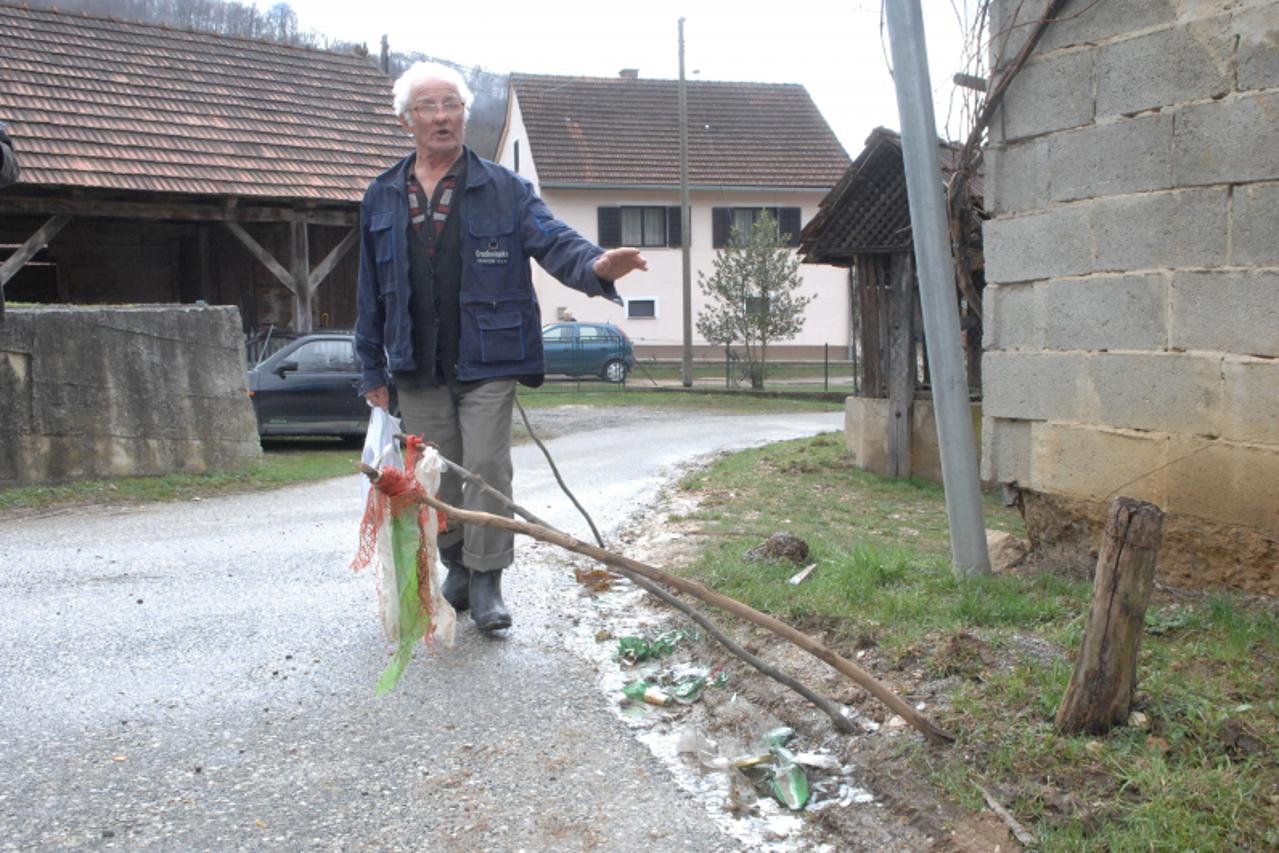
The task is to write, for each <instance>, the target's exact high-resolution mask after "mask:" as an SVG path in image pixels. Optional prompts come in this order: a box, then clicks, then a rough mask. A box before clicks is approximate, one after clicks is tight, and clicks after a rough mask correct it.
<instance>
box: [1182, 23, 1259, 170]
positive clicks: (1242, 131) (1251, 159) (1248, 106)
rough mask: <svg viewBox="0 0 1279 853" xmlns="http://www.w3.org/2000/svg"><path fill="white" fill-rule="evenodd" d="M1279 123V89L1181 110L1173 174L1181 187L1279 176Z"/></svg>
mask: <svg viewBox="0 0 1279 853" xmlns="http://www.w3.org/2000/svg"><path fill="white" fill-rule="evenodd" d="M1276 50H1279V47H1277V48H1276ZM1277 127H1279V95H1276V94H1265V93H1260V92H1259V93H1250V94H1247V95H1242V96H1240V97H1236V98H1227V99H1225V100H1222V101H1214V102H1212V103H1208V104H1198V105H1195V106H1190V107H1186V108H1185V109H1182V110H1179V111H1178V112H1177V117H1176V126H1175V130H1174V131H1173V147H1174V149H1175V152H1176V153H1175V154H1174V155H1173V179H1174V180H1175V181H1176V183H1177V186H1180V187H1184V186H1194V185H1200V184H1227V183H1244V182H1246V181H1273V180H1276V179H1279V143H1276V140H1275V131H1276V128H1277Z"/></svg>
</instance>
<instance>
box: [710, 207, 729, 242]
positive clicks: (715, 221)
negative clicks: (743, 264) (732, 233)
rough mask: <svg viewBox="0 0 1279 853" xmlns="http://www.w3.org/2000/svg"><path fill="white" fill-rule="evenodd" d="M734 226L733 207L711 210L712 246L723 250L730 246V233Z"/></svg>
mask: <svg viewBox="0 0 1279 853" xmlns="http://www.w3.org/2000/svg"><path fill="white" fill-rule="evenodd" d="M732 224H733V209H732V208H731V207H713V208H711V246H713V247H714V248H716V249H722V248H724V247H725V246H727V245H728V231H729V228H730V227H731V226H732Z"/></svg>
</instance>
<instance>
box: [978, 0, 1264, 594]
mask: <svg viewBox="0 0 1279 853" xmlns="http://www.w3.org/2000/svg"><path fill="white" fill-rule="evenodd" d="M994 6H995V8H994V9H993V11H992V14H993V27H992V31H993V32H996V33H1001V34H1005V35H1001V36H1000V37H999V38H997V39H996V40H995V49H996V50H997V51H998V50H999V49H1000V48H1001V47H1002V48H1003V50H1002V52H1003V54H1004V55H1005V56H1011V55H1012V54H1014V53H1015V52H1016V50H1017V49H1018V47H1019V45H1018V43H1017V42H1018V40H1019V39H1024V38H1025V35H1026V33H1027V32H1028V31H1029V30H1030V27H1028V26H1018V25H1017V24H1018V23H1019V22H1026V21H1028V20H1031V19H1033V18H1037V17H1038V16H1039V14H1040V12H1041V11H1042V8H1043V6H1044V0H997V2H996V3H995V4H994ZM1005 40H1007V41H1008V42H1009V43H1007V44H1006V45H1005V43H1004V42H1005ZM1276 139H1279V0H1207V2H1203V3H1182V2H1173V0H1134V2H1131V3H1129V2H1125V3H1097V4H1093V3H1091V2H1088V0H1077V2H1071V3H1068V4H1067V7H1066V9H1065V10H1064V12H1063V13H1062V14H1061V15H1060V16H1059V20H1058V22H1055V23H1052V24H1050V25H1049V27H1048V29H1047V31H1046V33H1045V37H1044V39H1043V40H1042V41H1041V43H1040V45H1039V46H1038V48H1037V49H1036V51H1035V53H1034V54H1033V56H1032V59H1031V61H1030V62H1029V63H1028V65H1027V66H1026V68H1025V69H1024V71H1023V73H1022V74H1021V75H1020V76H1019V77H1018V78H1017V79H1016V80H1015V81H1014V82H1013V84H1012V85H1011V87H1010V89H1009V92H1008V97H1007V100H1006V101H1005V104H1004V106H1003V108H1002V110H1001V111H1000V115H999V117H998V120H997V121H996V123H995V125H994V127H993V128H992V133H991V144H990V148H989V154H988V157H987V165H986V170H987V171H986V175H987V184H986V191H987V196H986V205H987V209H988V210H990V211H992V213H993V216H992V218H991V220H990V221H989V222H988V223H987V224H986V229H985V253H986V262H987V277H988V281H989V286H988V287H987V290H986V297H985V300H986V301H985V308H986V317H987V324H986V329H985V335H986V337H985V341H984V345H985V349H986V351H985V356H984V360H983V366H982V368H983V394H984V403H985V419H984V424H983V434H984V440H983V454H982V457H983V458H982V474H983V477H984V478H985V479H988V480H997V481H1001V482H1012V483H1016V484H1018V485H1019V486H1021V487H1022V488H1023V489H1026V490H1028V491H1029V492H1031V493H1033V494H1034V495H1035V496H1036V498H1037V499H1036V500H1034V501H1032V503H1033V504H1034V505H1035V506H1036V507H1039V508H1040V511H1038V512H1035V513H1032V514H1031V515H1030V516H1028V525H1029V526H1030V534H1031V538H1032V539H1035V538H1037V537H1039V538H1043V539H1045V540H1048V539H1051V540H1053V542H1054V544H1056V545H1059V546H1066V545H1071V544H1072V543H1066V542H1063V540H1062V536H1063V533H1062V531H1064V530H1070V531H1075V532H1076V533H1077V534H1078V535H1077V537H1076V538H1077V539H1078V540H1079V541H1077V542H1074V543H1073V546H1074V547H1077V548H1081V549H1082V550H1083V553H1085V554H1086V553H1087V550H1088V548H1089V546H1090V545H1091V544H1092V541H1090V540H1094V539H1095V537H1096V535H1097V524H1098V522H1099V519H1100V513H1099V512H1097V511H1096V508H1097V507H1100V506H1102V505H1104V502H1105V500H1106V499H1107V498H1108V497H1110V496H1112V495H1115V494H1127V495H1133V496H1136V497H1139V498H1144V499H1147V500H1150V501H1153V502H1154V503H1156V504H1158V505H1159V506H1160V507H1162V508H1163V509H1164V510H1165V511H1167V512H1168V513H1170V515H1171V518H1170V521H1169V529H1177V530H1180V531H1182V534H1181V535H1182V540H1181V541H1182V542H1183V543H1189V542H1191V541H1192V540H1193V541H1196V542H1197V545H1196V546H1195V547H1176V548H1168V547H1166V548H1165V549H1164V551H1163V553H1162V555H1161V571H1163V572H1164V573H1165V575H1167V576H1170V577H1175V578H1176V580H1177V581H1178V582H1180V583H1187V584H1192V585H1209V584H1226V585H1231V586H1236V587H1240V588H1244V589H1249V590H1252V591H1257V592H1269V593H1271V594H1279V548H1275V547H1261V546H1259V545H1258V543H1265V542H1275V541H1279V488H1276V486H1275V483H1276V482H1279V480H1277V477H1279V144H1277V143H1276ZM1067 506H1068V507H1070V510H1069V511H1066V510H1063V509H1061V508H1063V507H1067ZM1044 507H1051V508H1053V510H1054V511H1059V513H1058V514H1062V513H1064V514H1067V515H1070V516H1071V517H1072V518H1073V519H1074V520H1073V521H1071V522H1070V523H1057V522H1055V521H1053V512H1048V511H1044V510H1043V508H1044ZM1089 507H1092V509H1089ZM1081 519H1084V520H1086V523H1082V522H1080V520H1081ZM1185 531H1193V535H1191V534H1187V533H1185ZM1259 561H1260V562H1259Z"/></svg>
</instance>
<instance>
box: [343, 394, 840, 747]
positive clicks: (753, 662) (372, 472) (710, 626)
mask: <svg viewBox="0 0 1279 853" xmlns="http://www.w3.org/2000/svg"><path fill="white" fill-rule="evenodd" d="M527 423H528V421H527V419H526V420H525V424H527ZM530 432H532V429H531V428H530ZM543 451H544V452H545V448H543ZM440 461H442V462H443V463H444V466H445V467H446V468H448V469H449V470H450V471H452V472H453V473H454V474H457V475H458V476H459V477H461V478H462V481H463V482H466V483H470V484H471V485H473V486H475V487H476V488H478V489H480V490H482V491H484V492H485V493H487V494H488V495H490V496H491V497H493V498H495V499H496V500H497V501H498V502H499V503H501V504H502V505H503V506H505V507H507V508H509V509H510V510H511V511H512V512H514V513H515V514H516V515H519V516H522V517H523V518H525V519H527V520H528V521H529V522H531V523H533V524H536V525H539V526H541V527H545V528H546V529H547V530H555V532H557V533H560V532H561V531H559V530H556V529H555V528H554V527H552V526H551V525H550V524H548V523H547V522H545V521H543V520H542V519H541V518H538V517H537V516H536V515H534V514H533V513H531V512H529V511H528V510H527V509H525V508H524V507H522V506H520V505H519V504H517V503H516V502H515V501H513V500H511V499H510V498H508V497H507V496H506V495H504V494H502V493H501V492H499V491H498V490H497V489H495V488H493V487H492V486H490V485H489V484H488V483H486V482H484V478H483V477H481V476H480V475H479V474H476V473H474V472H472V471H468V470H467V469H465V468H463V467H462V466H461V465H458V464H457V463H456V462H452V461H450V460H448V459H445V458H444V457H443V456H441V457H440ZM360 467H361V468H362V469H363V470H364V473H365V474H366V475H368V477H369V479H371V480H373V481H374V482H376V480H377V469H375V468H373V467H371V466H367V465H361V466H360ZM556 479H557V480H559V472H556ZM560 485H561V486H564V481H563V480H560ZM565 490H566V491H567V488H566V489H565ZM573 503H574V504H575V505H576V506H577V508H578V509H579V510H581V509H582V506H581V504H579V503H577V500H576V499H574V500H573ZM583 514H584V515H585V511H584V510H583ZM587 519H588V523H589V524H590V526H591V532H592V533H594V534H595V537H596V541H602V540H601V537H600V535H599V531H598V530H597V529H596V528H595V524H594V523H593V522H590V521H589V519H590V516H587ZM600 547H603V545H601V546H600ZM613 568H614V570H616V571H617V572H618V573H619V574H621V575H622V576H623V577H625V578H626V579H627V580H629V581H630V582H631V583H633V584H635V585H636V586H638V587H639V588H640V589H642V590H644V591H645V592H647V593H648V594H649V595H652V596H654V597H656V598H659V599H661V600H662V601H663V602H665V603H666V604H668V605H670V606H671V607H673V608H675V609H676V610H678V611H679V612H680V613H683V614H684V615H685V616H687V617H688V618H689V619H692V620H693V621H694V622H696V623H697V624H698V625H699V626H701V628H702V630H703V631H705V632H706V633H708V634H710V635H711V637H712V638H714V639H715V640H716V642H718V643H719V644H720V645H721V646H723V647H724V648H726V649H728V650H729V652H731V653H732V654H734V655H736V656H737V657H738V658H740V659H741V660H743V661H744V662H746V663H747V664H749V665H750V666H752V667H754V668H755V669H756V670H758V671H759V672H761V673H763V674H764V675H766V676H768V677H769V678H771V679H773V680H774V681H776V682H778V683H779V684H782V685H784V686H786V687H789V688H790V689H791V690H793V691H795V692H796V693H797V694H799V695H800V696H802V697H803V698H804V699H806V700H807V701H809V702H811V703H812V704H813V706H814V707H816V708H818V709H819V710H820V711H821V712H822V713H824V714H825V715H826V716H827V717H830V721H831V723H832V724H833V725H834V726H835V729H836V730H837V731H840V732H843V733H844V734H852V733H853V732H854V731H856V727H855V726H854V725H853V722H852V720H850V719H848V717H846V716H844V711H843V709H842V708H841V707H840V706H839V705H838V704H837V703H836V702H834V701H832V700H830V699H827V698H826V697H825V696H820V695H818V694H817V693H815V692H813V690H812V689H810V688H809V687H808V686H806V685H804V684H802V683H800V682H799V681H797V680H796V679H794V678H792V677H791V676H789V675H787V674H786V673H784V672H782V671H781V670H779V669H777V668H776V667H774V666H772V665H771V664H768V663H765V662H764V661H763V660H761V659H760V658H758V657H757V656H755V655H753V654H751V653H750V652H748V651H746V649H744V648H742V647H741V646H740V645H738V644H737V643H736V642H734V641H733V640H732V639H731V638H730V637H729V636H728V635H727V634H725V633H724V632H723V631H721V630H720V629H719V627H718V626H717V625H716V624H715V623H714V622H712V621H711V620H710V619H708V618H707V617H706V616H705V615H704V614H703V613H701V612H699V611H698V610H697V609H696V608H694V607H693V606H692V605H690V604H688V603H687V602H684V601H680V600H679V599H678V598H676V597H675V596H674V595H672V594H671V593H669V592H667V591H666V590H664V589H662V588H661V587H660V586H658V585H657V584H655V583H653V582H652V581H649V580H645V579H644V578H643V577H640V576H639V575H637V574H636V573H635V572H632V571H630V570H629V569H623V568H619V567H617V566H614V567H613Z"/></svg>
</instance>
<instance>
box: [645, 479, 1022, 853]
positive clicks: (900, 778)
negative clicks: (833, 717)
mask: <svg viewBox="0 0 1279 853" xmlns="http://www.w3.org/2000/svg"><path fill="white" fill-rule="evenodd" d="M697 501H698V496H697V495H694V494H690V493H688V492H684V491H681V492H677V493H668V494H667V496H666V497H665V498H664V499H663V501H662V502H661V503H660V504H659V506H657V507H656V508H655V509H653V510H652V511H651V512H650V513H649V514H647V515H646V516H645V517H643V518H640V519H636V520H635V521H634V522H633V523H632V525H631V526H630V527H629V528H628V531H627V532H625V533H624V534H622V536H621V537H620V539H621V540H622V544H621V545H620V550H622V551H623V552H624V553H626V554H627V556H630V557H633V558H635V559H638V560H641V561H643V562H646V563H649V564H651V565H655V566H658V567H660V568H663V569H667V570H674V569H677V568H678V567H680V566H683V565H687V564H688V563H690V562H691V561H692V560H693V559H694V558H695V557H696V556H697V555H698V554H699V553H700V552H701V551H702V550H703V548H704V547H705V545H706V538H707V537H706V534H704V533H702V532H700V531H699V530H698V529H697V528H696V526H695V525H694V524H692V523H689V522H678V521H672V517H674V518H681V517H684V518H686V517H687V516H688V514H689V512H690V510H691V509H693V508H694V507H695V506H696V505H697ZM690 603H692V604H694V605H695V606H698V609H700V610H702V611H703V612H704V613H706V614H707V615H708V616H710V617H711V618H712V620H713V621H714V622H715V623H716V624H717V625H718V626H719V627H720V628H721V629H723V630H724V631H725V632H726V633H728V634H729V635H730V636H731V637H732V638H733V639H734V640H735V641H736V642H737V643H739V644H740V645H742V646H743V647H744V648H745V649H746V650H747V651H749V652H751V653H752V654H754V655H756V656H758V657H760V658H761V659H763V660H764V661H765V662H767V663H769V664H770V665H772V666H775V667H776V668H778V669H780V670H781V671H783V672H785V673H786V674H788V675H790V676H792V677H794V678H796V679H798V680H799V681H800V682H802V683H804V684H805V685H807V686H808V687H809V688H811V689H812V690H814V691H815V692H816V693H818V694H819V695H822V696H826V697H829V698H831V699H832V700H834V701H835V702H837V703H840V704H842V705H844V706H845V709H846V713H848V714H849V716H851V717H852V718H853V720H854V721H855V723H856V724H857V726H858V728H859V730H860V733H858V734H854V735H841V734H838V733H837V732H836V731H835V730H834V728H833V726H832V724H831V721H830V719H829V718H828V717H827V716H826V715H825V714H823V713H822V712H821V711H819V710H817V709H816V708H814V707H812V706H811V705H810V704H809V703H808V702H807V701H805V700H804V699H803V698H802V697H800V696H798V695H797V694H795V693H794V692H792V691H791V690H790V689H788V688H786V687H785V686H783V685H781V684H779V683H777V682H775V681H773V680H771V679H769V678H767V677H766V676H764V675H762V674H760V673H759V672H757V671H756V670H755V669H753V668H751V667H750V666H748V665H747V664H745V663H744V662H742V661H740V660H739V659H738V658H736V657H734V656H733V655H731V654H730V653H728V652H727V651H726V650H725V649H723V647H721V646H720V645H719V644H717V643H715V642H714V640H713V639H711V638H709V637H706V638H701V639H699V640H697V641H693V642H690V643H689V644H688V646H686V647H685V649H684V651H685V652H686V653H687V655H688V656H689V657H691V658H695V659H699V660H702V661H711V662H712V663H711V665H712V666H713V667H714V668H715V669H718V670H722V671H723V672H724V673H725V674H726V675H727V681H726V685H725V687H723V688H718V689H713V690H706V691H705V692H704V693H703V695H702V698H701V700H700V701H699V702H698V703H697V705H696V707H695V710H694V711H689V712H683V711H682V712H681V714H682V716H681V720H682V722H681V723H680V724H681V725H686V726H688V725H691V726H696V727H697V728H698V729H699V731H701V733H702V734H704V735H705V736H706V737H708V738H710V739H711V740H713V741H715V742H716V743H718V744H719V745H721V746H722V747H723V748H725V749H726V750H728V751H730V752H731V751H734V750H737V751H742V750H747V749H749V748H750V746H751V744H752V743H756V742H757V741H758V738H759V736H760V734H761V733H762V732H764V731H766V730H767V729H768V728H769V727H771V726H774V725H776V724H777V723H778V722H780V723H782V724H784V725H787V726H789V727H791V728H793V729H794V730H795V732H796V742H797V743H798V744H800V745H801V746H800V747H799V748H801V749H809V748H820V749H822V750H826V751H829V752H830V753H831V754H833V755H834V756H835V757H836V758H837V759H838V762H839V764H840V765H841V767H842V768H843V769H844V770H846V771H847V773H846V775H847V777H848V778H849V779H851V780H855V784H856V785H857V786H860V788H862V789H865V790H866V791H867V792H869V796H867V797H866V798H865V799H867V800H869V799H870V797H872V796H873V801H872V802H852V803H841V804H834V805H830V807H826V808H821V809H820V810H818V811H814V812H807V813H804V812H801V813H799V814H800V815H801V816H802V817H803V819H804V825H803V830H802V842H801V841H799V839H798V838H792V841H793V842H795V843H798V844H799V846H797V847H793V848H787V847H779V848H773V849H812V847H813V846H818V847H819V846H820V845H829V849H835V850H937V851H991V850H1019V849H1020V846H1019V845H1018V844H1017V843H1016V842H1015V841H1014V840H1013V838H1012V836H1011V834H1010V833H1009V831H1008V828H1007V827H1006V826H1005V825H1004V823H1003V822H1002V820H1000V819H999V818H998V817H997V816H996V815H995V814H994V813H993V812H990V811H982V812H978V813H974V812H970V811H968V810H966V809H964V808H962V807H960V806H959V805H958V804H956V803H954V802H951V801H949V800H947V799H945V798H944V797H942V796H939V794H938V792H937V790H936V789H935V788H934V787H932V785H931V784H930V783H928V782H927V781H926V780H925V779H923V778H921V774H920V772H919V770H918V767H917V766H916V765H915V764H914V763H913V761H912V758H911V756H910V754H909V753H910V752H912V751H915V750H917V749H921V748H922V749H928V747H925V746H923V739H922V736H921V735H920V734H919V733H917V732H915V731H914V729H912V728H910V727H909V726H908V725H907V724H906V723H905V721H904V720H902V719H901V718H900V717H898V716H896V715H895V714H893V713H891V712H890V711H888V710H887V709H886V708H885V706H883V705H882V704H881V703H880V702H878V700H875V699H874V698H872V697H871V696H870V695H869V694H868V693H866V691H865V690H863V689H862V688H860V687H859V686H857V685H856V684H855V683H853V682H852V681H850V680H849V679H847V678H845V677H844V676H843V675H841V674H839V673H838V672H836V671H835V670H833V669H832V668H830V667H829V666H827V665H826V664H824V663H822V662H821V661H819V660H817V659H816V658H814V657H813V656H812V655H810V654H808V653H807V652H804V651H802V650H800V649H798V648H796V647H794V646H792V645H790V644H789V643H786V642H784V641H781V640H779V639H778V638H777V637H776V636H775V635H773V634H772V633H770V632H768V631H766V630H764V629H762V628H758V627H756V626H753V625H749V624H743V623H732V622H730V621H729V620H728V618H727V617H725V616H724V614H721V613H718V612H716V611H713V610H711V609H709V608H708V607H706V606H705V605H701V604H700V603H699V602H697V601H695V600H690ZM634 606H635V607H639V608H644V609H646V610H649V611H651V612H650V615H649V617H646V619H651V620H653V621H652V623H651V624H656V625H666V626H668V627H676V626H679V625H683V624H685V622H686V620H684V619H683V617H681V616H679V615H678V614H674V613H673V611H670V610H669V609H668V608H666V607H664V606H663V605H661V604H660V603H658V602H651V601H650V600H648V599H641V600H640V601H639V602H638V603H637V604H635V605H634ZM800 627H801V628H802V629H804V630H807V631H808V632H809V633H811V634H813V635H814V636H817V637H818V638H819V639H821V640H822V641H823V642H825V643H827V644H828V645H831V646H832V647H833V648H835V649H836V651H838V652H839V653H840V654H842V655H844V656H845V657H848V658H850V659H853V660H856V661H857V662H858V663H859V664H860V665H862V666H864V667H865V668H867V669H868V670H870V671H872V672H873V673H874V674H875V676H876V677H877V678H879V679H880V680H881V681H883V682H885V683H886V684H888V685H889V686H890V687H891V688H892V689H894V690H895V691H897V692H898V693H899V695H902V696H904V697H906V698H907V699H908V700H909V701H911V702H912V703H914V704H915V705H916V707H918V708H920V709H921V710H922V711H923V712H924V713H926V714H932V713H934V712H935V711H936V710H937V709H938V708H942V707H945V706H946V703H947V701H948V694H949V691H950V690H951V689H953V688H954V686H955V685H956V684H958V683H959V682H960V681H961V680H962V679H963V678H964V677H966V676H968V675H970V674H971V673H973V672H975V671H976V669H978V668H981V667H988V666H991V665H993V663H994V662H993V654H994V653H993V652H992V651H991V650H990V649H989V648H988V647H987V646H986V644H985V643H984V642H983V641H982V640H981V639H980V638H979V637H977V636H974V635H972V634H968V633H959V634H956V635H954V636H952V637H948V638H939V640H938V644H939V647H940V648H941V649H942V652H941V654H929V655H923V654H921V655H919V656H918V660H916V659H914V658H912V656H910V655H907V656H906V657H905V659H893V660H888V659H884V658H882V657H881V653H880V651H879V650H878V649H877V648H876V647H875V646H874V644H873V643H869V642H858V640H857V638H856V637H853V638H848V637H847V636H844V635H843V634H842V632H841V633H840V634H837V633H836V630H834V629H835V628H836V627H837V626H829V627H830V628H831V630H825V631H823V630H822V626H811V625H810V626H800ZM840 637H842V639H841V638H840ZM934 651H936V650H935V649H934ZM924 658H927V659H928V661H929V662H930V663H929V666H928V667H925V665H924V663H923V662H922V661H923V660H924ZM937 661H940V662H941V664H940V665H938V664H937V663H936V662H937ZM812 778H813V780H814V781H815V782H817V783H818V784H826V783H824V782H822V774H821V773H817V772H815V773H814V775H813V777H812ZM827 781H828V782H829V783H830V784H831V785H834V784H837V782H834V781H830V780H827ZM720 805H721V807H722V808H723V809H724V810H725V812H726V813H727V811H729V807H728V804H726V803H725V804H720ZM828 805H829V804H828ZM711 807H712V808H714V807H715V804H712V805H711Z"/></svg>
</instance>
